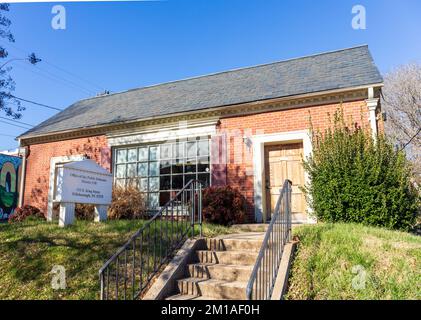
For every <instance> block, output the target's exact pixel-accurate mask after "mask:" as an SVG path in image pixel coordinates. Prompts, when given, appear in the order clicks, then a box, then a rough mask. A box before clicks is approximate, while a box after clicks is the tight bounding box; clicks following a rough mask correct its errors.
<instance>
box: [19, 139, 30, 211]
mask: <svg viewBox="0 0 421 320" xmlns="http://www.w3.org/2000/svg"><path fill="white" fill-rule="evenodd" d="M28 151H29V150H28V148H27V147H23V148H22V147H21V141H20V139H19V154H21V155H22V171H21V176H20V185H19V201H18V206H19V207H22V206H23V194H24V191H25V177H26V157H27V156H28Z"/></svg>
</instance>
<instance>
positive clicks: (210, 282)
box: [177, 278, 247, 300]
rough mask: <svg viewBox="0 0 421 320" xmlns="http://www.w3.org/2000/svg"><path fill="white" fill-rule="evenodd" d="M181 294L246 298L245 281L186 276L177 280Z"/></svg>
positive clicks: (219, 297)
mask: <svg viewBox="0 0 421 320" xmlns="http://www.w3.org/2000/svg"><path fill="white" fill-rule="evenodd" d="M177 286H178V289H179V291H180V294H182V295H191V296H203V297H209V298H212V299H220V300H224V299H227V300H244V299H246V286H247V282H245V281H225V280H217V279H201V278H186V279H181V280H178V281H177Z"/></svg>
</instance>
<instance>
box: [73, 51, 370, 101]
mask: <svg viewBox="0 0 421 320" xmlns="http://www.w3.org/2000/svg"><path fill="white" fill-rule="evenodd" d="M362 47H368V45H367V44H361V45H357V46H354V47H347V48H342V49H336V50H331V51H324V52H320V53H315V54H310V55H306V56H300V57H294V58H289V59H285V60H278V61H273V62H266V63H261V64H256V65H253V66H248V67H239V68H234V69H229V70H224V71H217V72H212V73H207V74H203V75H200V76H193V77H188V78H183V79H177V80H172V81H167V82H161V83H156V84H151V85H147V86H144V87H138V88H133V89H128V90H124V91H118V92H113V93H109V94H106V95H100V96H96V97H88V98H84V99H80V100H78V101H77V102H80V101H86V100H94V99H99V98H106V97H109V96H114V95H118V94H123V93H127V92H132V91H137V90H142V89H148V88H153V87H158V86H162V85H167V84H172V83H177V82H182V81H188V80H193V79H199V78H204V77H211V76H216V75H220V74H224V73H230V72H235V71H240V70H246V69H253V68H259V67H263V66H268V65H271V64H278V63H284V62H289V61H294V60H300V59H306V58H311V57H317V56H322V55H326V54H332V53H336V52H341V51H347V50H352V49H358V48H362ZM77 102H75V103H77Z"/></svg>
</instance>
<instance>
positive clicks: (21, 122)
mask: <svg viewBox="0 0 421 320" xmlns="http://www.w3.org/2000/svg"><path fill="white" fill-rule="evenodd" d="M0 119H4V120H7V121H13V122H16V123H20V124H24V125H27V126H30V127H33V126H34V125H33V124H29V123H26V122H23V121H18V120H16V119H9V118H5V117H0Z"/></svg>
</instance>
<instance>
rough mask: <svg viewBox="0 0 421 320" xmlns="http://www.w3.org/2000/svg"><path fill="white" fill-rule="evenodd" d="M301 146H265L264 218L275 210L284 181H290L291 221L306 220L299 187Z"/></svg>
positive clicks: (302, 174)
mask: <svg viewBox="0 0 421 320" xmlns="http://www.w3.org/2000/svg"><path fill="white" fill-rule="evenodd" d="M302 159H303V144H302V143H291V144H277V145H269V146H265V180H266V181H265V183H266V185H265V187H266V218H267V219H270V216H271V215H272V213H273V211H274V210H275V206H276V202H277V200H278V197H279V193H280V189H282V185H283V183H284V181H285V180H286V179H289V180H291V181H292V195H291V203H292V220H293V221H298V220H305V219H306V213H305V211H306V204H305V197H304V194H303V192H302V191H301V190H300V188H299V187H300V186H304V168H303V165H302Z"/></svg>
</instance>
